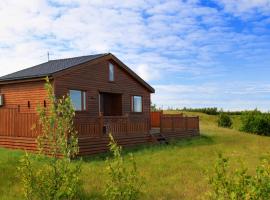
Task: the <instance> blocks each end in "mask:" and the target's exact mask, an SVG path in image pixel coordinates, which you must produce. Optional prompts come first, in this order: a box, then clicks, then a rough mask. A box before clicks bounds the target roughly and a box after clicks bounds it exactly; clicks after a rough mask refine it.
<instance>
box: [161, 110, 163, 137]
mask: <svg viewBox="0 0 270 200" xmlns="http://www.w3.org/2000/svg"><path fill="white" fill-rule="evenodd" d="M160 133H163V110H162V111H161V112H160Z"/></svg>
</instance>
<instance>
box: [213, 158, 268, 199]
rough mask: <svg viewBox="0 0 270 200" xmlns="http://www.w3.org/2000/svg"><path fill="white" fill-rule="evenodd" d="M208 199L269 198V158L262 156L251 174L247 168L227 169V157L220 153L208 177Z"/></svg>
mask: <svg viewBox="0 0 270 200" xmlns="http://www.w3.org/2000/svg"><path fill="white" fill-rule="evenodd" d="M209 183H210V185H211V189H212V190H211V191H210V193H209V196H210V199H213V200H238V199H239V200H240V199H241V200H242V199H250V200H251V199H254V200H268V199H270V159H269V156H268V157H267V158H264V159H263V160H262V162H261V164H260V165H259V166H258V167H257V170H256V174H255V175H254V176H251V175H249V174H248V169H247V168H245V167H243V166H242V167H241V168H240V169H237V170H235V171H232V170H230V169H229V159H228V158H224V157H223V156H222V155H221V154H220V155H219V158H218V160H217V163H216V165H215V169H214V173H213V175H212V176H211V177H210V180H209Z"/></svg>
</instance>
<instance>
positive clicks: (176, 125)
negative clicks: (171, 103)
mask: <svg viewBox="0 0 270 200" xmlns="http://www.w3.org/2000/svg"><path fill="white" fill-rule="evenodd" d="M160 119H161V125H160V132H161V133H173V132H174V133H177V132H181V133H183V132H184V131H190V130H192V131H195V132H199V117H184V116H183V115H167V114H165V115H161V118H160Z"/></svg>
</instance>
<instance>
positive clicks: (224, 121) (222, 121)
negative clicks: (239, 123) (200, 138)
mask: <svg viewBox="0 0 270 200" xmlns="http://www.w3.org/2000/svg"><path fill="white" fill-rule="evenodd" d="M232 123H233V122H232V119H231V117H230V115H228V114H227V113H220V114H219V117H218V126H219V127H224V128H231V127H232Z"/></svg>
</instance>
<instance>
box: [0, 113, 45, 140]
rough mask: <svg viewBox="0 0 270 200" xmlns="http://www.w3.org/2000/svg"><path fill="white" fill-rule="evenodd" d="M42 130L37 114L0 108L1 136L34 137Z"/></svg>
mask: <svg viewBox="0 0 270 200" xmlns="http://www.w3.org/2000/svg"><path fill="white" fill-rule="evenodd" d="M40 131H41V128H40V126H39V123H38V116H37V114H35V113H20V112H19V111H18V109H10V108H9V109H0V136H11V137H29V138H34V137H37V135H38V134H39V133H40Z"/></svg>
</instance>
